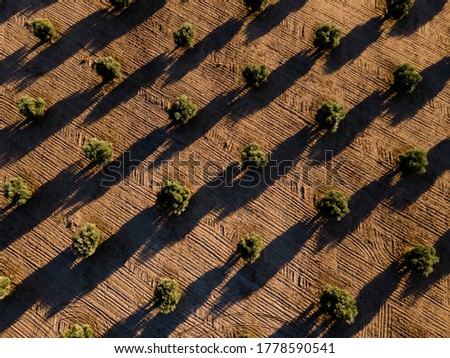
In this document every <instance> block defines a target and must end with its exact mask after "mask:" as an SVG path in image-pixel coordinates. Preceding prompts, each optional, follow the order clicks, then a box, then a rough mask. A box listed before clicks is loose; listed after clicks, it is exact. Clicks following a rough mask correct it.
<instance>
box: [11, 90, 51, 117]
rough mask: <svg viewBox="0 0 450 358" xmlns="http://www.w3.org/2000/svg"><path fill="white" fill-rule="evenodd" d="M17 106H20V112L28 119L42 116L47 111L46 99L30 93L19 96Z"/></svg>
mask: <svg viewBox="0 0 450 358" xmlns="http://www.w3.org/2000/svg"><path fill="white" fill-rule="evenodd" d="M17 108H19V112H20V114H22V115H23V116H25V117H26V118H28V119H38V118H42V117H44V115H45V112H46V111H47V108H46V105H45V101H44V99H42V98H40V97H38V98H33V97H31V96H28V95H26V96H22V97H20V98H19V100H18V101H17Z"/></svg>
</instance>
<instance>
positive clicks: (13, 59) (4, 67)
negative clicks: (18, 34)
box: [0, 43, 41, 84]
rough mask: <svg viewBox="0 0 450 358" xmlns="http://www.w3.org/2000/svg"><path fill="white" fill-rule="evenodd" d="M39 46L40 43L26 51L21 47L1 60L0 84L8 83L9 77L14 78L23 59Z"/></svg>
mask: <svg viewBox="0 0 450 358" xmlns="http://www.w3.org/2000/svg"><path fill="white" fill-rule="evenodd" d="M40 45H41V43H38V44H36V45H34V46H33V47H31V48H29V49H27V48H26V47H25V46H22V47H21V48H19V49H18V50H16V51H14V52H13V53H12V54H10V55H8V56H6V57H5V58H3V59H2V60H1V61H0V68H1V71H0V84H4V83H6V82H8V80H9V79H10V78H11V77H14V74H15V73H16V71H17V69H18V68H20V67H21V66H22V65H23V62H24V59H25V57H27V56H28V55H29V54H30V53H32V52H33V51H34V50H35V49H36V48H38V47H39V46H40Z"/></svg>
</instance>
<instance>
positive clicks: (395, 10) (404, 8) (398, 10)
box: [386, 0, 414, 19]
mask: <svg viewBox="0 0 450 358" xmlns="http://www.w3.org/2000/svg"><path fill="white" fill-rule="evenodd" d="M413 5H414V0H386V9H387V15H388V16H389V17H392V18H394V19H401V18H402V17H404V16H406V15H408V13H409V10H411V8H412V7H413Z"/></svg>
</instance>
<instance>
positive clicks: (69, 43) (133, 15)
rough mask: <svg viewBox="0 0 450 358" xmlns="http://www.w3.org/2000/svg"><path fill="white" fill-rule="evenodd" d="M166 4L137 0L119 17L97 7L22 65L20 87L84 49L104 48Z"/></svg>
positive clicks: (93, 50)
mask: <svg viewBox="0 0 450 358" xmlns="http://www.w3.org/2000/svg"><path fill="white" fill-rule="evenodd" d="M165 3H166V0H157V1H137V2H136V3H135V4H133V5H132V6H130V7H129V8H128V9H126V10H124V11H123V12H121V13H120V15H117V16H116V15H115V12H114V11H108V10H107V9H102V10H98V11H96V12H95V13H93V14H91V15H89V16H87V17H86V18H84V19H82V20H81V21H79V22H78V23H76V24H74V25H73V26H71V27H70V28H69V29H68V30H67V32H65V33H63V34H61V38H60V39H58V41H56V42H55V43H54V44H52V45H51V46H48V47H46V48H45V49H44V50H42V51H41V52H39V53H38V54H37V55H36V56H35V57H33V58H32V59H31V60H30V61H29V62H27V63H26V64H24V65H23V66H22V68H21V69H20V71H18V72H17V74H16V75H19V76H22V79H21V81H20V83H19V85H18V88H19V89H24V88H25V87H27V86H29V85H30V84H31V83H32V82H34V81H35V80H36V79H37V78H39V77H41V76H43V75H45V74H47V73H48V72H50V71H52V70H54V69H55V68H56V67H58V66H60V65H61V64H62V63H64V62H65V61H66V60H67V59H68V58H70V57H72V56H74V55H75V54H76V53H77V52H79V51H80V50H81V49H83V48H86V49H88V50H90V51H91V52H93V53H97V52H99V51H101V50H103V49H104V48H105V47H106V46H108V45H109V44H110V43H111V42H113V41H114V40H116V39H118V38H120V37H122V36H123V35H125V34H126V33H128V32H129V31H131V30H132V29H134V28H135V27H137V26H138V25H140V24H141V23H143V22H144V21H145V20H147V19H148V18H149V17H150V16H152V15H153V14H154V13H155V12H156V11H158V10H159V9H160V8H162V7H163V6H164V4H165Z"/></svg>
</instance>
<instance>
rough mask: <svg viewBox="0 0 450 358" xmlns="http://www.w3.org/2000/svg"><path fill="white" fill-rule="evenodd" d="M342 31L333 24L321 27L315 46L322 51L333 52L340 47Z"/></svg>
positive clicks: (315, 39)
mask: <svg viewBox="0 0 450 358" xmlns="http://www.w3.org/2000/svg"><path fill="white" fill-rule="evenodd" d="M341 35H342V30H341V29H340V28H339V27H336V26H334V25H333V24H325V25H322V26H320V27H319V28H318V29H317V31H316V34H315V37H314V46H316V47H318V48H319V49H321V50H332V49H333V48H335V47H337V46H339V44H340V42H341V40H340V37H341Z"/></svg>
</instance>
